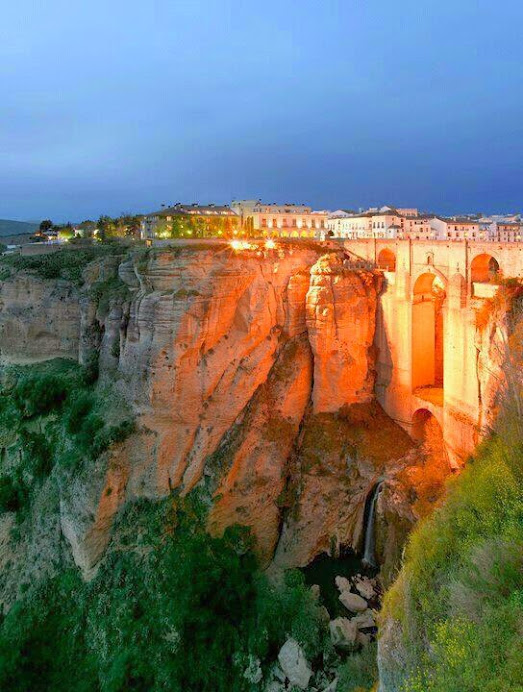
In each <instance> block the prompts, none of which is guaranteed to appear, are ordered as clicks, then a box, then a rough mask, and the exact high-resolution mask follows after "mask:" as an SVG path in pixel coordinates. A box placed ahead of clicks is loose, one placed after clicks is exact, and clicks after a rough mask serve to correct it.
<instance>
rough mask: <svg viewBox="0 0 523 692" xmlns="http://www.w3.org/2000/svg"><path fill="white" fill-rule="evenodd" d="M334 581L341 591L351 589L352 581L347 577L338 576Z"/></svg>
mask: <svg viewBox="0 0 523 692" xmlns="http://www.w3.org/2000/svg"><path fill="white" fill-rule="evenodd" d="M334 582H335V584H336V586H337V587H338V589H339V591H340V593H343V592H344V591H350V588H351V585H350V581H349V580H348V579H347V578H346V577H336V579H335V580H334Z"/></svg>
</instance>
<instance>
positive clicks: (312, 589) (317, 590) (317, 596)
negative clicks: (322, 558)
mask: <svg viewBox="0 0 523 692" xmlns="http://www.w3.org/2000/svg"><path fill="white" fill-rule="evenodd" d="M309 591H310V592H311V594H312V595H313V596H314V598H315V600H316V601H319V599H320V593H321V592H320V587H319V585H318V584H313V585H312V586H311V587H310V589H309Z"/></svg>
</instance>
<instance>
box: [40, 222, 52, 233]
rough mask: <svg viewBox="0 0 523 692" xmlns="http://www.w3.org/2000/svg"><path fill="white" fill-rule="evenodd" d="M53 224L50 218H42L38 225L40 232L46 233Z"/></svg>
mask: <svg viewBox="0 0 523 692" xmlns="http://www.w3.org/2000/svg"><path fill="white" fill-rule="evenodd" d="M53 225H54V224H53V222H52V221H51V219H44V220H43V221H41V222H40V226H39V227H38V228H39V229H40V232H41V233H47V231H50V230H51V229H52V228H53Z"/></svg>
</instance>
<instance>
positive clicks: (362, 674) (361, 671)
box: [336, 643, 378, 692]
mask: <svg viewBox="0 0 523 692" xmlns="http://www.w3.org/2000/svg"><path fill="white" fill-rule="evenodd" d="M376 648H377V647H376V643H372V644H369V645H368V646H366V647H365V648H364V649H362V651H361V652H360V653H358V654H354V655H352V656H349V657H348V658H347V660H346V661H345V663H343V664H342V665H341V666H340V667H339V668H338V686H337V688H336V690H337V692H360V691H361V692H364V691H366V690H370V689H371V687H372V686H373V685H374V684H375V682H376V680H377V679H378V665H377V660H376V656H377V651H376Z"/></svg>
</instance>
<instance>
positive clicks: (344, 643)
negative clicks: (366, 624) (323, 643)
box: [329, 618, 358, 650]
mask: <svg viewBox="0 0 523 692" xmlns="http://www.w3.org/2000/svg"><path fill="white" fill-rule="evenodd" d="M329 630H330V634H331V641H332V643H333V644H334V646H336V647H337V648H338V649H344V650H350V649H352V648H353V646H354V643H355V642H356V637H357V636H358V627H357V625H356V623H355V622H352V620H349V619H348V618H336V620H332V622H331V623H330V624H329Z"/></svg>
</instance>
